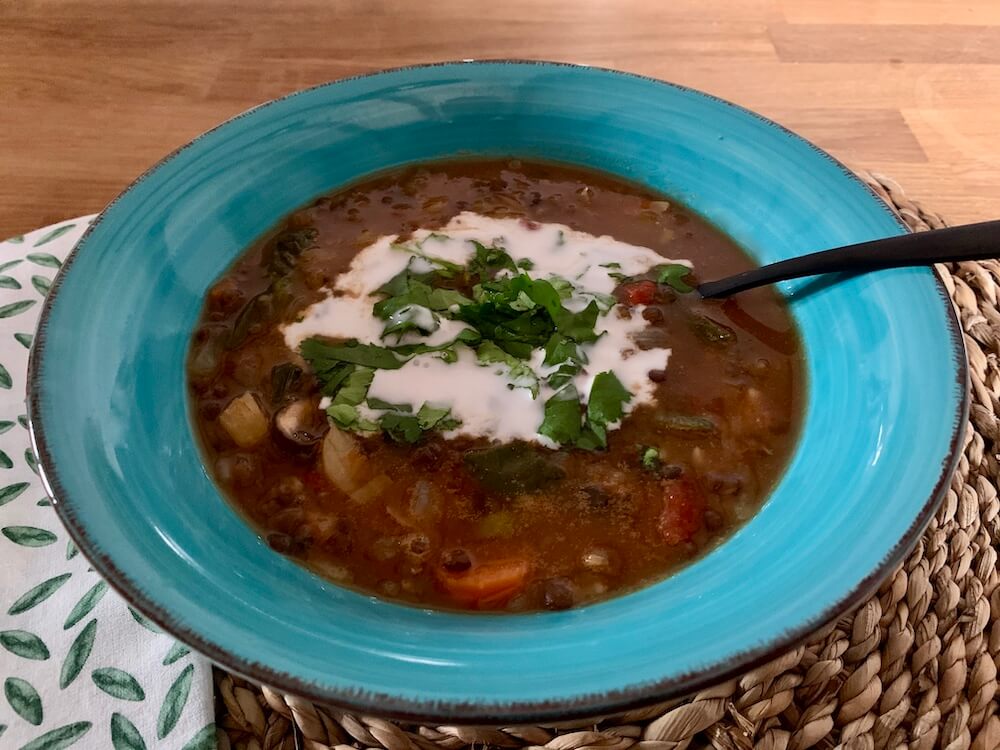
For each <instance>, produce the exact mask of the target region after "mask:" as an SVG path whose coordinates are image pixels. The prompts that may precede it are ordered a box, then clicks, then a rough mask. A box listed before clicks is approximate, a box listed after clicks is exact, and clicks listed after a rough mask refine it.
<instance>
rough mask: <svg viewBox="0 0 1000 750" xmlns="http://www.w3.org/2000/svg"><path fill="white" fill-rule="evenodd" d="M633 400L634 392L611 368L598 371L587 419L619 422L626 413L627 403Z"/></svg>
mask: <svg viewBox="0 0 1000 750" xmlns="http://www.w3.org/2000/svg"><path fill="white" fill-rule="evenodd" d="M631 400H632V394H631V393H629V392H628V391H627V390H626V389H625V386H623V385H622V382H621V381H620V380H619V379H618V376H617V375H615V374H614V373H613V372H612V371H611V370H608V371H607V372H601V373H598V374H597V377H595V378H594V384H593V385H592V386H591V387H590V397H589V398H588V399H587V420H588V421H591V422H602V423H604V424H611V423H612V422H617V421H618V420H619V419H621V418H622V415H623V414H624V413H625V404H627V403H628V402H629V401H631Z"/></svg>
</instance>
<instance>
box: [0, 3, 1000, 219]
mask: <svg viewBox="0 0 1000 750" xmlns="http://www.w3.org/2000/svg"><path fill="white" fill-rule="evenodd" d="M470 57H472V58H497V57H523V58H533V59H555V60H567V61H572V62H580V63H588V64H591V65H602V66H610V67H615V68H620V69H623V70H629V71H635V72H638V73H643V74H646V75H650V76H655V77H658V78H664V79H667V80H671V81H675V82H677V83H682V84H686V85H689V86H694V87H696V88H699V89H702V90H704V91H708V92H711V93H713V94H716V95H718V96H721V97H723V98H726V99H730V100H732V101H735V102H738V103H739V104H742V105H744V106H747V107H750V108H752V109H755V110H757V111H759V112H761V113H762V114H764V115H766V116H768V117H771V118H774V119H776V120H778V121H779V122H781V123H783V124H784V125H786V126H788V127H790V128H792V129H793V130H797V131H798V132H800V133H801V134H802V135H804V136H806V137H807V138H810V139H812V140H813V141H815V142H816V143H818V144H819V145H821V146H823V147H824V148H827V149H828V150H830V151H831V152H832V153H833V154H835V155H836V156H838V157H839V158H841V159H843V160H844V161H846V162H847V163H848V164H851V165H854V166H864V167H867V168H869V169H874V170H878V171H881V172H884V173H886V174H889V175H891V176H893V177H895V178H896V179H897V180H898V181H899V182H900V183H901V184H903V185H904V186H905V188H906V189H907V191H908V192H909V194H910V195H911V196H912V197H914V198H917V199H920V200H922V201H924V202H925V203H926V204H927V205H929V206H932V207H933V208H934V209H935V210H937V211H940V212H941V213H942V214H943V215H945V216H947V217H948V218H949V219H950V220H951V221H953V222H967V221H976V220H982V219H987V218H997V217H1000V2H998V0H956V1H955V2H942V1H941V0H836V1H835V0H732V1H730V0H619V1H617V2H613V1H612V0H547V2H537V1H536V0H504V1H503V2H499V3H497V2H490V3H480V2H474V1H470V0H435V2H403V0H357V1H356V2H331V1H329V0H244V1H243V2H236V1H235V0H173V1H168V0H132V1H129V2H124V1H119V2H116V1H115V0H61V1H60V2H52V1H51V0H49V1H48V2H46V1H43V0H0V236H7V235H11V234H16V233H19V232H22V231H26V230H28V229H32V228H34V227H37V226H40V225H43V224H46V223H50V222H54V221H58V220H60V219H64V218H68V217H71V216H76V215H79V214H83V213H90V212H94V211H98V210H100V208H101V207H102V206H103V205H104V204H105V203H106V202H107V201H108V200H110V199H111V198H112V197H113V196H114V195H115V194H116V193H117V192H118V191H119V190H121V189H122V188H123V187H124V186H125V185H127V184H128V183H129V182H130V181H131V180H132V179H133V178H134V177H136V176H137V175H138V174H140V173H141V172H142V171H143V170H144V169H145V168H146V167H148V166H149V165H150V164H152V163H153V162H154V161H156V160H157V159H159V158H160V157H161V156H163V155H165V154H166V153H168V152H170V151H171V150H173V149H174V148H176V147H177V146H179V145H181V144H183V143H184V142H186V141H187V140H189V139H190V138H192V137H194V136H195V135H197V134H198V133H200V132H202V131H204V130H206V129H207V128H209V127H211V126H213V125H215V124H216V123H218V122H219V121H221V120H223V119H225V118H227V117H230V116H232V115H234V114H236V113H238V112H240V111H242V110H244V109H246V108H247V107H250V106H252V105H254V104H257V103H259V102H261V101H264V100H266V99H269V98H272V97H275V96H278V95H281V94H285V93H287V92H290V91H294V90H295V89H298V88H302V87H304V86H309V85H312V84H316V83H320V82H323V81H327V80H331V79H335V78H339V77H342V76H346V75H350V74H354V73H359V72H363V71H372V70H377V69H379V68H384V67H389V66H395V65H406V64H412V63H419V62H428V61H435V60H448V59H457V58H470Z"/></svg>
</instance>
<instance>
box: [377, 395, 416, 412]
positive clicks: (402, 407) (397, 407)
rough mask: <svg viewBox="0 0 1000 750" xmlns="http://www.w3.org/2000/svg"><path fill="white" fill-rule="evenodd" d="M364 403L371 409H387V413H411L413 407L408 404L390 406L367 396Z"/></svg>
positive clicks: (378, 399) (385, 402)
mask: <svg viewBox="0 0 1000 750" xmlns="http://www.w3.org/2000/svg"><path fill="white" fill-rule="evenodd" d="M365 403H367V404H368V406H370V407H371V408H372V409H387V410H389V411H413V407H412V406H410V405H409V404H391V403H389V402H388V401H383V400H382V399H380V398H373V397H371V396H369V397H368V398H367V399H365Z"/></svg>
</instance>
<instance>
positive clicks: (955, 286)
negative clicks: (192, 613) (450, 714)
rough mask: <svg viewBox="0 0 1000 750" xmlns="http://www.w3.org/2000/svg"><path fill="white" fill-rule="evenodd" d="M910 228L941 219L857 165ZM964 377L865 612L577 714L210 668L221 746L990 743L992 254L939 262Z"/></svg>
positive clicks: (999, 281) (999, 534) (994, 509)
mask: <svg viewBox="0 0 1000 750" xmlns="http://www.w3.org/2000/svg"><path fill="white" fill-rule="evenodd" d="M862 177H863V178H864V179H865V180H866V181H867V182H868V183H869V184H870V185H871V186H872V187H873V188H874V189H875V190H876V191H877V192H878V194H879V195H880V196H882V198H883V199H884V200H885V201H886V202H887V203H889V204H890V205H891V206H894V207H895V209H896V211H898V213H899V215H900V216H901V217H902V218H903V219H904V220H905V221H906V223H907V224H908V225H909V226H910V227H911V228H912V229H913V230H915V231H921V230H926V229H930V228H937V227H941V226H943V225H944V221H943V220H942V219H941V218H940V217H938V216H936V215H935V214H931V213H928V212H927V211H925V210H924V209H923V208H921V207H920V206H919V205H917V204H915V203H914V202H912V201H911V200H909V199H908V198H907V197H906V195H905V194H904V193H903V191H902V190H901V189H900V188H899V186H898V185H896V184H895V183H894V182H892V181H891V180H888V179H886V178H884V177H881V176H879V175H872V174H867V173H862ZM938 270H939V272H940V274H941V277H942V278H943V279H944V282H945V284H946V285H947V287H948V290H949V291H950V293H951V296H952V298H953V299H954V301H955V305H956V307H957V309H958V311H959V315H960V317H961V322H962V328H963V330H964V332H965V343H966V347H967V348H968V353H969V365H970V372H971V378H972V394H971V396H972V411H971V417H970V428H969V430H968V432H967V436H966V445H965V453H964V455H963V457H962V460H961V462H960V464H959V467H958V471H957V473H956V474H955V477H954V478H953V479H952V482H951V488H950V490H949V491H948V495H947V497H946V498H945V500H944V503H943V505H942V507H941V509H940V511H939V512H938V514H937V516H936V517H935V518H934V520H933V521H932V522H931V524H930V527H929V528H928V529H927V532H926V533H925V534H924V536H923V538H922V539H921V540H920V542H919V543H918V545H917V547H916V549H914V550H913V553H912V554H911V555H910V557H909V559H908V560H907V561H906V562H905V563H904V564H903V565H902V567H901V568H900V569H899V570H897V571H896V572H895V574H894V575H893V576H892V577H891V578H889V580H887V581H886V582H885V583H884V585H883V586H882V588H881V589H880V590H879V592H878V594H877V595H876V596H874V597H872V598H871V599H869V600H868V601H867V602H866V603H865V604H864V605H863V606H862V607H861V608H860V609H858V610H857V611H856V612H853V613H851V614H848V615H845V616H844V617H843V618H842V619H841V620H840V621H839V622H836V623H834V624H833V625H830V626H828V627H827V628H825V630H824V631H822V632H818V633H816V634H815V636H814V637H813V638H812V640H811V641H810V642H809V643H808V644H807V645H805V646H801V647H799V648H797V649H795V650H793V651H790V652H788V653H787V654H785V655H784V656H782V657H780V658H778V659H776V660H774V661H773V662H771V663H769V664H767V665H765V666H763V667H760V668H759V669H755V670H753V671H752V672H748V673H747V674H745V675H743V676H742V677H740V678H738V679H734V680H730V681H729V682H726V683H725V684H722V685H718V686H717V687H714V688H712V689H710V690H705V691H702V692H701V693H698V694H697V695H694V696H693V697H690V698H688V699H686V700H684V701H682V702H676V701H675V702H673V703H672V704H669V705H666V706H664V705H661V706H656V707H653V708H649V709H645V710H642V711H636V712H632V713H629V714H626V715H625V716H620V717H617V718H615V719H611V720H604V721H598V722H596V723H595V722H589V723H586V724H584V723H582V722H578V723H576V724H575V725H574V726H562V727H560V728H558V729H555V728H552V727H540V726H528V727H506V728H503V729H477V728H470V727H453V726H414V725H407V724H397V723H394V722H390V721H386V720H383V719H378V718H372V717H367V716H357V715H353V714H347V713H344V712H342V711H337V710H336V709H329V708H321V707H318V706H314V705H313V704H311V703H309V702H308V701H305V700H302V699H299V698H294V697H292V696H286V695H281V694H280V693H278V692H276V691H274V690H271V689H269V688H266V687H265V688H258V687H256V686H254V685H252V684H250V683H247V682H245V681H243V680H241V679H239V678H236V677H233V676H231V675H228V674H225V673H223V672H221V671H216V691H217V704H218V725H217V726H218V727H219V731H218V735H219V747H220V748H222V749H223V750H224V749H225V748H228V747H235V748H240V749H242V748H253V749H257V748H260V749H261V750H277V749H278V748H281V749H282V750H292V749H293V748H311V749H315V750H319V749H320V748H329V747H337V746H342V747H343V749H344V750H347V748H348V747H354V748H385V750H463V749H464V748H465V747H466V746H473V745H475V746H478V747H487V746H492V747H497V748H520V747H538V746H542V747H545V748H552V749H553V750H589V749H590V748H594V749H595V750H596V749H598V748H599V749H600V750H630V749H632V748H634V749H635V750H674V749H678V750H679V749H681V748H716V749H717V750H749V749H750V748H760V749H762V750H763V749H764V748H767V749H768V750H772V749H773V750H783V749H784V748H788V749H789V750H792V749H795V750H798V749H800V748H810V747H814V748H834V747H836V748H850V749H851V750H862V749H863V748H909V749H911V750H930V748H947V749H948V750H960V749H964V748H974V750H997V749H998V748H1000V718H998V715H997V713H998V711H997V698H998V696H997V666H998V661H1000V586H998V585H997V584H998V581H1000V572H998V566H997V549H998V547H997V545H998V541H1000V518H998V509H1000V503H998V500H997V478H998V476H1000V466H998V455H997V451H998V450H1000V440H998V438H1000V425H998V417H997V415H998V413H1000V406H998V399H1000V366H998V357H1000V312H998V310H1000V305H998V303H997V297H998V294H1000V262H998V261H986V262H982V263H960V264H955V265H950V266H939V267H938Z"/></svg>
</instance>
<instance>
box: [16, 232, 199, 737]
mask: <svg viewBox="0 0 1000 750" xmlns="http://www.w3.org/2000/svg"><path fill="white" fill-rule="evenodd" d="M93 218H94V217H93V216H86V217H82V218H79V219H74V220H71V221H66V222H61V223H59V224H55V225H53V226H50V227H45V228H44V229H39V230H38V231H35V232H31V233H29V234H27V235H25V236H23V237H14V238H12V239H9V240H7V241H6V242H0V534H2V536H0V680H3V692H4V698H3V700H0V747H3V748H11V750H14V749H15V748H18V749H19V750H59V749H61V748H65V747H70V746H72V747H73V748H74V750H84V749H85V748H114V750H143V749H144V748H162V749H163V750H174V749H175V748H177V749H180V748H183V749H184V750H208V748H214V747H215V726H214V723H213V718H214V717H213V699H212V672H211V667H210V665H209V663H208V661H206V660H205V659H203V658H202V657H200V656H199V655H197V654H194V653H190V652H189V651H188V650H187V649H186V648H184V647H183V646H182V645H181V644H179V643H177V642H175V641H174V640H173V639H172V638H171V637H170V636H168V635H165V634H163V633H162V632H160V630H159V628H157V627H156V626H155V625H153V624H152V623H151V622H148V621H147V620H146V619H145V618H143V617H142V616H141V615H139V614H138V613H137V612H134V611H132V610H131V609H130V608H129V607H128V606H127V605H126V604H125V602H124V601H123V600H122V599H121V598H119V596H118V595H117V594H116V593H115V592H114V591H112V590H109V588H108V585H107V584H106V583H105V582H104V581H102V580H101V579H100V577H99V576H98V575H97V574H96V573H94V572H93V571H92V570H91V569H90V567H89V566H88V564H87V561H86V560H85V559H84V557H83V555H81V554H80V553H79V552H78V551H77V550H76V548H75V547H74V545H73V543H72V542H71V541H70V539H69V535H68V534H67V533H66V531H65V530H64V529H63V528H62V525H61V524H60V523H59V519H58V517H57V516H56V514H55V512H54V511H53V510H52V508H51V507H50V505H49V501H48V499H47V498H46V497H45V491H44V490H43V489H42V485H41V482H40V481H39V479H38V476H37V474H36V471H35V460H34V457H33V456H32V454H31V448H30V447H29V441H28V431H27V429H26V426H25V425H26V421H25V417H24V414H25V406H24V393H25V377H26V369H27V364H28V347H30V346H31V337H32V334H33V333H34V330H35V326H36V324H37V322H38V314H39V311H40V309H41V302H42V299H43V297H44V296H45V294H46V292H47V291H48V288H49V285H50V284H51V282H52V277H53V276H54V275H55V274H56V273H57V271H58V269H59V266H60V262H61V261H62V260H63V259H64V258H65V257H66V255H67V254H68V253H69V251H70V249H72V247H73V245H74V244H75V243H76V241H77V240H78V239H79V238H80V235H81V234H83V231H84V230H85V229H86V228H87V225H88V224H89V223H90V222H91V221H92V220H93ZM80 335H86V332H85V331H81V332H80Z"/></svg>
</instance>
